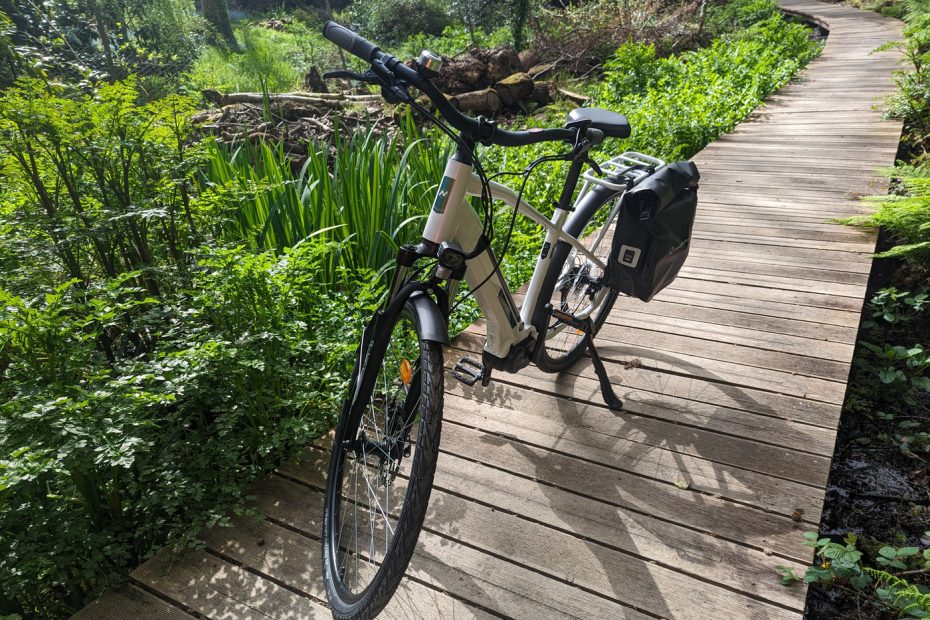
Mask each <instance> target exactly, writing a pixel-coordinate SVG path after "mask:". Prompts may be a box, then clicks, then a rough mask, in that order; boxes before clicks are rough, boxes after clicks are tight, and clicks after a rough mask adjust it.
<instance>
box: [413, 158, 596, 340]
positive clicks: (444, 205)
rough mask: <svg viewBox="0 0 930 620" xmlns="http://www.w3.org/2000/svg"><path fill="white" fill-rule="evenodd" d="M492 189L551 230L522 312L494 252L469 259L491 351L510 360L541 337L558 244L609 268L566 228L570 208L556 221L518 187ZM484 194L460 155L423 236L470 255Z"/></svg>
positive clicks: (495, 195) (470, 278) (479, 228)
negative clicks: (543, 298) (477, 201)
mask: <svg viewBox="0 0 930 620" xmlns="http://www.w3.org/2000/svg"><path fill="white" fill-rule="evenodd" d="M489 185H490V189H491V197H492V199H494V200H499V201H501V202H503V203H505V204H507V205H508V206H510V207H511V208H513V209H517V211H518V213H519V214H521V215H523V216H524V217H528V218H529V219H531V220H532V221H533V222H536V223H537V224H539V225H540V226H542V227H543V228H544V229H545V231H546V235H545V239H544V241H543V244H542V250H541V252H540V254H539V256H538V258H537V261H536V267H535V269H534V271H533V276H532V279H531V280H530V282H529V285H528V288H527V292H526V296H525V298H524V302H523V305H522V307H521V308H520V309H519V310H518V309H517V306H516V303H515V302H514V300H513V295H512V294H511V291H510V288H509V287H508V286H507V283H506V282H505V281H504V279H503V275H502V274H501V273H500V271H499V270H496V271H497V273H494V272H495V265H496V259H495V258H494V256H493V253H492V250H491V248H487V249H485V250H484V251H483V252H482V253H481V254H479V255H478V256H477V257H475V258H473V259H471V260H469V261H468V269H467V271H466V272H465V281H466V282H467V283H468V286H469V288H470V289H471V291H472V292H473V295H474V297H475V300H476V301H477V303H478V306H479V307H480V308H481V310H482V312H483V314H484V316H485V318H486V319H487V343H486V345H485V350H486V351H488V352H489V353H491V354H492V355H494V356H496V357H498V358H505V357H506V356H507V354H508V353H509V352H510V349H511V346H512V345H514V344H516V343H519V342H523V341H524V340H525V339H526V338H527V337H528V336H536V329H535V327H534V326H533V325H532V322H533V320H532V319H533V312H534V309H535V308H536V303H537V300H538V297H539V291H540V288H541V286H542V281H543V279H544V278H545V274H546V271H547V268H548V264H549V261H550V258H551V254H552V252H551V250H552V248H554V247H555V244H556V243H557V242H558V241H565V242H567V243H569V244H571V245H572V246H573V247H574V248H575V249H576V250H577V251H578V252H580V253H581V254H583V255H584V256H585V257H587V258H588V259H589V260H591V261H593V262H594V263H596V264H597V265H598V266H599V267H601V268H603V267H604V266H605V265H604V263H603V261H601V260H600V259H599V258H598V257H597V256H595V255H593V254H592V253H591V252H590V251H589V250H588V248H586V247H585V246H584V244H582V243H581V242H580V241H579V240H577V239H576V238H575V237H573V236H571V235H569V234H568V233H566V232H565V231H564V230H563V226H564V224H565V221H566V219H567V218H568V216H569V214H570V211H569V210H567V209H560V208H556V209H555V212H554V214H553V217H552V219H551V220H550V219H549V218H547V217H546V216H545V215H543V214H542V213H540V212H539V211H538V210H536V209H535V208H533V207H532V206H531V205H530V204H529V203H527V202H526V201H525V200H522V199H521V200H520V202H519V205H518V204H517V193H516V192H515V191H514V190H513V189H511V188H509V187H507V186H505V185H502V184H500V183H495V182H493V181H492V182H490V183H489ZM481 191H482V184H481V179H480V178H479V177H478V175H477V174H475V172H474V170H473V167H472V166H471V165H470V164H468V163H463V162H462V161H459V159H458V156H457V155H453V156H452V157H451V158H450V159H449V161H448V163H447V164H446V169H445V171H444V173H443V177H442V181H441V182H440V184H439V188H438V190H437V192H436V196H435V198H434V200H433V203H432V208H431V210H430V214H429V218H428V219H427V222H426V227H425V229H424V231H423V238H424V239H425V240H427V241H430V242H432V243H435V244H440V243H442V242H444V241H452V242H454V243H456V244H458V245H459V247H461V248H463V249H464V250H465V251H470V250H471V249H472V248H474V247H476V246H477V244H478V243H479V240H480V238H481V234H482V231H483V226H482V223H481V220H480V219H479V217H478V214H477V213H476V212H475V210H474V208H472V206H471V204H469V202H468V200H467V199H468V197H470V196H480V195H481ZM492 274H493V275H492Z"/></svg>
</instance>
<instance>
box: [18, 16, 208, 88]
mask: <svg viewBox="0 0 930 620" xmlns="http://www.w3.org/2000/svg"><path fill="white" fill-rule="evenodd" d="M0 7H3V9H4V10H6V12H7V14H8V16H9V17H10V18H11V19H12V22H13V24H14V28H13V29H12V31H11V33H10V37H11V40H12V42H13V44H14V45H15V48H16V51H17V53H18V54H19V55H21V56H22V57H23V58H24V59H25V62H26V64H28V65H31V69H32V70H31V71H29V72H28V74H32V75H39V76H42V77H48V78H51V79H54V80H61V81H62V82H64V83H67V84H70V85H79V86H82V87H90V86H93V85H94V84H96V83H99V82H100V81H101V80H103V79H109V80H113V79H119V78H122V77H125V76H126V75H127V74H129V73H136V74H138V76H139V82H140V83H143V84H146V85H148V86H150V87H152V86H155V85H156V83H158V84H160V85H161V87H162V88H165V89H166V90H165V92H169V91H168V88H169V87H170V88H172V89H173V88H174V87H176V86H177V82H176V81H175V80H176V79H177V77H178V75H179V74H180V73H182V72H183V71H185V70H187V68H188V67H190V64H191V62H193V60H194V58H195V57H196V56H197V53H198V52H199V48H200V44H201V42H202V40H203V35H204V32H205V26H204V21H203V20H202V19H201V18H200V17H199V16H198V15H197V13H196V11H195V8H194V3H191V2H188V1H186V0H147V1H144V2H143V1H129V2H114V1H110V0H95V1H93V2H77V3H76V2H71V1H70V0H48V1H46V2H9V1H5V2H3V3H2V4H0ZM24 68H25V67H19V68H18V69H17V70H16V71H14V76H13V77H20V76H22V75H26V74H27V72H25V71H23V69H24ZM148 90H149V89H147V91H148Z"/></svg>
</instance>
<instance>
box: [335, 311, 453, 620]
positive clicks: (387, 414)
mask: <svg viewBox="0 0 930 620" xmlns="http://www.w3.org/2000/svg"><path fill="white" fill-rule="evenodd" d="M415 317H416V315H415V314H414V313H413V311H412V307H411V306H410V304H409V302H408V303H407V304H406V305H405V307H404V308H403V309H402V311H401V312H400V313H399V315H398V316H396V317H393V318H391V317H386V316H382V317H380V320H379V322H378V325H377V328H376V330H375V331H376V333H375V335H374V336H373V337H372V341H371V345H370V347H369V348H368V353H367V357H368V360H367V363H365V364H364V369H363V370H362V371H361V375H360V376H357V377H356V378H355V382H357V383H355V382H353V383H355V385H357V386H358V390H359V393H358V395H357V397H356V399H355V402H356V406H355V408H354V409H355V410H354V411H352V410H348V411H345V412H344V414H343V416H342V419H340V421H339V425H338V427H337V430H336V436H335V438H334V442H333V451H332V455H331V459H330V467H329V479H328V482H327V491H326V500H325V501H326V504H325V509H324V516H323V573H324V581H325V586H326V594H327V597H328V599H329V602H330V605H331V607H332V612H333V617H334V618H339V619H346V620H348V619H352V620H358V619H367V618H373V617H375V616H376V615H377V614H378V612H380V611H381V609H383V608H384V606H385V605H386V604H387V602H388V601H389V600H390V598H391V596H392V595H393V594H394V591H395V590H396V589H397V586H398V585H399V584H400V580H401V578H402V577H403V575H404V572H405V571H406V569H407V565H408V563H409V562H410V558H411V556H412V555H413V550H414V547H415V546H416V542H417V538H418V537H419V534H420V528H421V527H422V525H423V518H424V516H425V514H426V507H427V503H428V501H429V495H430V490H431V488H432V483H433V475H434V473H435V471H436V458H437V455H438V450H439V430H440V422H441V416H442V394H443V385H442V382H443V365H442V346H441V345H440V344H439V343H436V342H430V341H426V340H423V339H422V338H421V332H420V327H419V325H418V324H417V322H416V318H415ZM357 371H358V368H357Z"/></svg>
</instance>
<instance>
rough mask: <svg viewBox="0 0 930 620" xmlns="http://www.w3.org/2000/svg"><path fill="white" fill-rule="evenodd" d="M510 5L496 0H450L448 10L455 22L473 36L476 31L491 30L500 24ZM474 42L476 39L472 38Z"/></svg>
mask: <svg viewBox="0 0 930 620" xmlns="http://www.w3.org/2000/svg"><path fill="white" fill-rule="evenodd" d="M508 5H509V3H503V2H496V1H495V0H449V3H448V10H449V12H450V13H451V14H452V16H453V17H454V18H455V20H456V21H457V22H458V23H460V24H462V25H463V26H465V29H466V30H467V31H468V32H469V33H470V34H473V33H474V32H475V31H476V30H478V29H479V28H480V29H483V30H489V29H491V28H493V27H494V26H496V25H497V24H499V23H500V22H501V19H502V18H503V17H504V13H505V11H506V10H507V9H509V8H510V7H509V6H508ZM472 40H473V42H474V37H473V38H472Z"/></svg>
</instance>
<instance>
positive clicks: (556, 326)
mask: <svg viewBox="0 0 930 620" xmlns="http://www.w3.org/2000/svg"><path fill="white" fill-rule="evenodd" d="M621 195H622V194H620V193H618V192H616V191H612V190H607V189H605V188H597V189H594V190H592V191H591V192H590V193H589V194H588V195H587V197H586V199H585V200H582V201H581V204H579V205H578V206H577V208H576V209H575V212H574V214H573V215H572V218H571V219H570V220H569V221H568V223H567V224H566V225H565V232H567V233H568V234H570V235H572V236H573V237H575V238H576V239H579V240H580V241H581V242H582V244H583V245H584V246H585V248H587V249H588V251H590V252H591V254H593V255H594V256H596V257H597V258H598V259H600V260H601V261H602V262H603V263H604V264H605V265H606V264H607V258H608V256H610V250H611V242H612V240H613V236H612V234H611V233H612V232H613V230H614V229H615V224H616V221H617V216H616V207H617V205H618V202H619V200H620V196H621ZM603 277H604V269H603V268H601V267H599V266H598V265H597V263H595V262H593V261H592V260H591V259H590V258H588V257H587V256H585V255H584V254H582V253H581V252H579V251H578V250H576V249H575V248H574V247H572V246H571V245H569V244H568V243H565V242H564V241H560V242H559V243H557V244H556V246H555V249H554V250H553V251H552V259H551V260H550V262H549V269H548V271H547V272H546V277H545V279H544V280H543V285H542V288H541V289H540V295H539V301H538V302H537V308H536V311H535V313H534V317H535V324H536V329H537V331H538V333H539V335H540V336H539V345H538V348H537V350H536V359H535V360H534V362H535V363H536V365H537V366H538V367H539V368H540V369H541V370H544V371H546V372H560V371H562V370H565V369H566V368H568V367H569V366H571V365H572V364H574V363H575V362H576V361H577V360H578V358H579V357H581V354H582V353H583V352H584V349H585V344H584V334H582V333H581V332H579V331H578V330H576V329H573V328H571V327H569V326H568V325H566V324H565V323H562V322H561V321H558V320H556V319H555V318H553V317H552V316H550V315H549V313H548V312H547V311H546V305H548V304H551V305H552V307H553V308H555V309H556V310H561V311H562V312H566V313H568V314H571V315H573V316H575V317H576V318H579V319H584V318H589V317H590V318H591V319H592V321H593V322H594V332H595V333H597V332H598V331H599V330H600V328H601V326H602V325H603V324H604V321H605V320H606V319H607V315H608V314H610V310H611V309H612V308H613V306H614V303H615V302H616V300H617V292H616V291H614V290H611V289H609V288H606V287H603V286H599V285H598V281H599V280H601V279H602V278H603Z"/></svg>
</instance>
